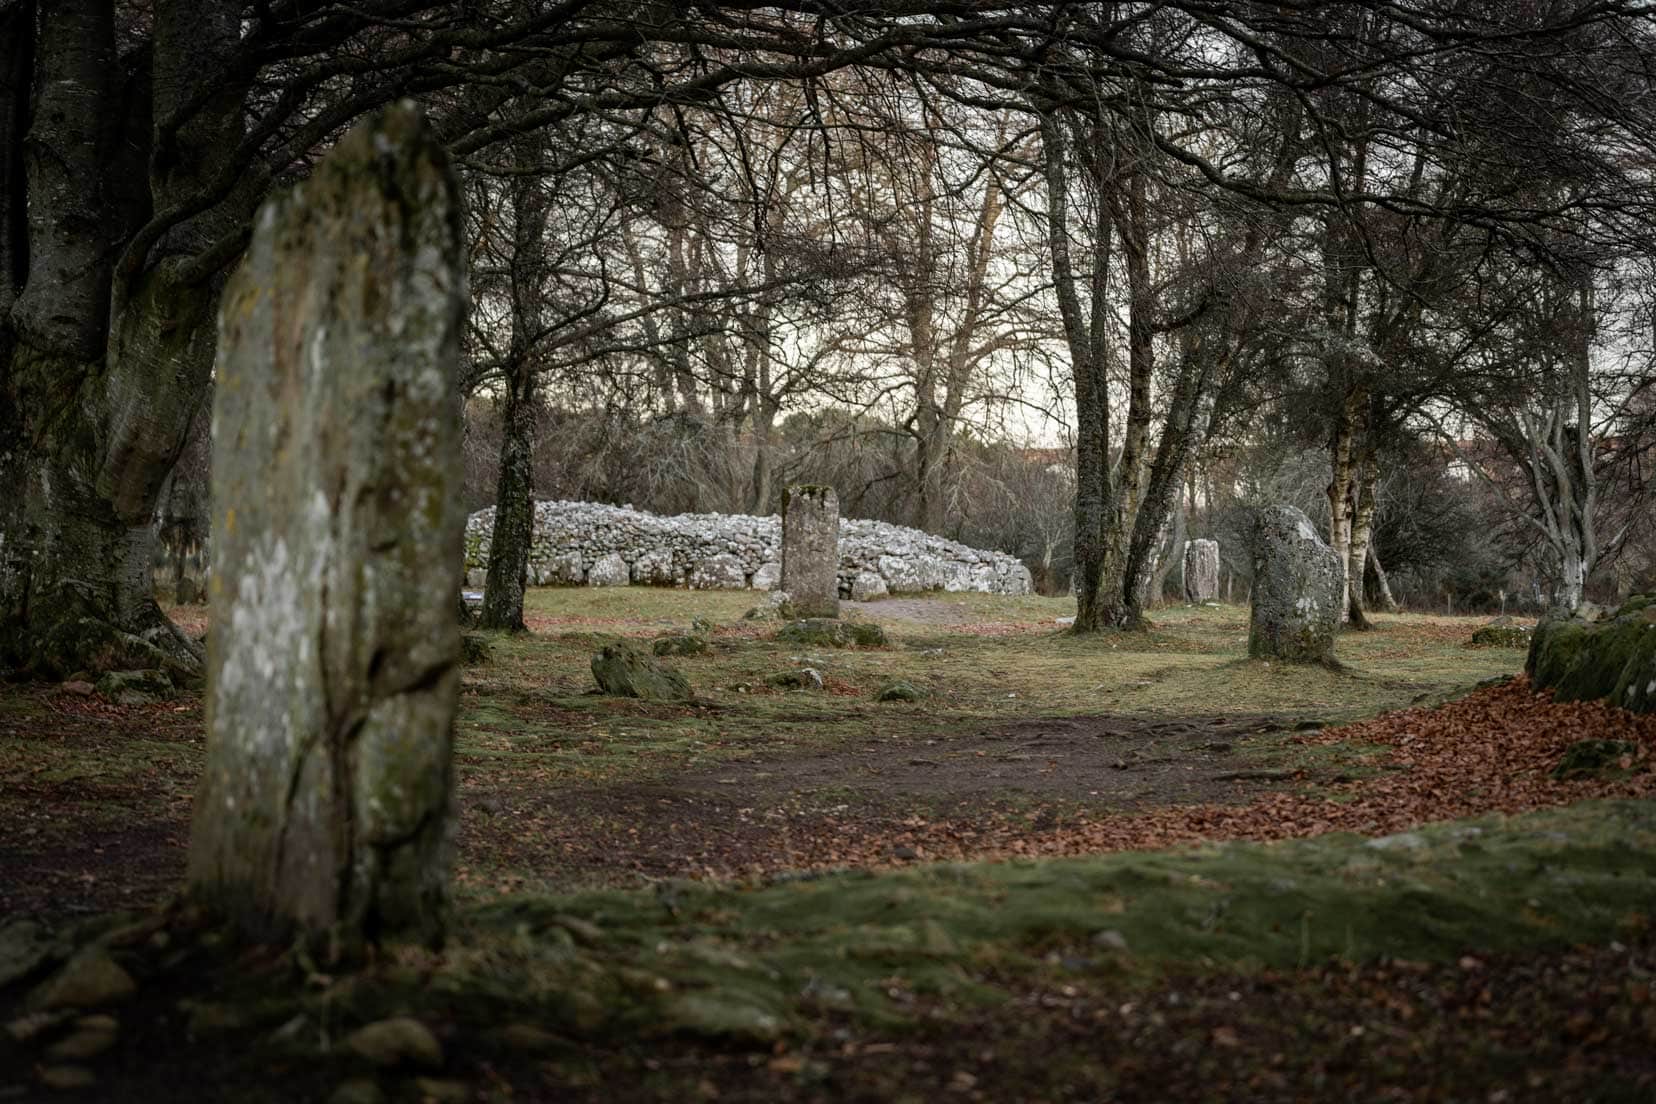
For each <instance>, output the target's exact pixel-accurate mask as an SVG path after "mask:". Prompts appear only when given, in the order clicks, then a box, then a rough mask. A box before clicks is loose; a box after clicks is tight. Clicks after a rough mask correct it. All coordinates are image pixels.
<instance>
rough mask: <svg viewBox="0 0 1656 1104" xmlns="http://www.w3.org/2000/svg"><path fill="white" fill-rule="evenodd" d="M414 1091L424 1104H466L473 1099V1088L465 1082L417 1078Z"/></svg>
mask: <svg viewBox="0 0 1656 1104" xmlns="http://www.w3.org/2000/svg"><path fill="white" fill-rule="evenodd" d="M414 1090H415V1091H416V1092H418V1093H419V1094H420V1100H421V1101H422V1104H423V1102H425V1101H431V1102H433V1104H466V1101H468V1100H470V1099H471V1098H472V1096H471V1087H470V1086H469V1085H467V1084H466V1083H465V1082H464V1081H440V1080H438V1079H437V1078H435V1077H416V1078H415V1079H414Z"/></svg>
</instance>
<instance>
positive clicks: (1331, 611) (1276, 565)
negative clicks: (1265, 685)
mask: <svg viewBox="0 0 1656 1104" xmlns="http://www.w3.org/2000/svg"><path fill="white" fill-rule="evenodd" d="M1253 540H1254V549H1253V554H1254V584H1253V618H1252V624H1251V625H1250V626H1249V630H1248V654H1249V655H1250V656H1252V657H1253V658H1255V659H1277V660H1283V661H1285V662H1288V663H1322V664H1333V663H1334V662H1335V660H1334V634H1335V632H1336V630H1338V628H1339V626H1340V603H1341V599H1342V598H1343V597H1344V593H1345V591H1344V587H1345V578H1344V575H1343V574H1342V573H1341V571H1340V557H1339V556H1338V554H1336V553H1335V551H1334V550H1333V549H1332V548H1330V547H1328V545H1326V544H1324V543H1323V541H1322V538H1321V537H1319V536H1318V535H1317V530H1316V527H1315V526H1313V525H1312V524H1311V519H1310V518H1308V517H1306V516H1305V515H1304V514H1302V513H1301V512H1300V511H1298V510H1296V509H1294V507H1292V506H1269V507H1266V508H1265V509H1263V510H1261V511H1259V513H1258V515H1257V516H1256V518H1255V520H1254V532H1253Z"/></svg>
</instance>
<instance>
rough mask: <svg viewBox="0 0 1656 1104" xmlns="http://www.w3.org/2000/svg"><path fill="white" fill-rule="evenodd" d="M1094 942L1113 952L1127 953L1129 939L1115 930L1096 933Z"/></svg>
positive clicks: (1093, 938)
mask: <svg viewBox="0 0 1656 1104" xmlns="http://www.w3.org/2000/svg"><path fill="white" fill-rule="evenodd" d="M1092 941H1093V943H1094V944H1095V945H1096V946H1099V947H1108V948H1110V949H1111V950H1112V951H1125V950H1126V949H1127V937H1126V936H1125V935H1122V934H1121V933H1120V932H1118V931H1116V930H1115V929H1114V928H1108V929H1106V930H1104V931H1101V932H1094V933H1093V937H1092Z"/></svg>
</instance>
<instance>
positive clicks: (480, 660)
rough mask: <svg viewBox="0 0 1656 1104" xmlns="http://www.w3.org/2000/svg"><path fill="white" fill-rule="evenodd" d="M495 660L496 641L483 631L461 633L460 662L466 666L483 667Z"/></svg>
mask: <svg viewBox="0 0 1656 1104" xmlns="http://www.w3.org/2000/svg"><path fill="white" fill-rule="evenodd" d="M493 662H494V641H492V640H490V639H489V638H488V637H487V636H485V635H483V634H482V633H477V632H468V633H461V634H460V663H461V664H462V665H463V666H466V667H483V666H487V665H488V664H490V663H493Z"/></svg>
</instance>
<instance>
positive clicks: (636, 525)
mask: <svg viewBox="0 0 1656 1104" xmlns="http://www.w3.org/2000/svg"><path fill="white" fill-rule="evenodd" d="M493 528H494V509H493V508H492V507H491V508H490V509H487V510H481V511H479V512H478V513H475V514H473V515H472V516H471V518H470V519H469V520H468V521H467V522H466V572H467V579H468V581H469V584H470V585H473V586H481V585H482V582H483V572H484V569H485V568H486V567H487V565H488V561H489V539H490V534H491V532H492V531H493ZM534 534H535V535H534V540H533V544H532V545H531V547H530V551H529V581H530V582H531V583H532V584H534V585H536V586H556V585H563V586H620V585H625V584H628V583H631V584H632V585H634V586H687V587H691V588H694V589H725V588H728V589H734V588H741V587H751V588H753V589H755V590H770V589H773V588H774V587H776V586H777V585H778V583H779V582H780V580H781V574H782V522H781V519H780V518H779V517H777V516H776V515H774V514H773V515H771V516H770V517H749V516H747V515H743V514H677V515H674V516H671V517H664V516H659V515H656V514H648V513H644V512H643V511H640V510H632V509H628V508H626V507H622V506H605V505H601V504H599V503H596V502H537V503H536V504H535V530H534ZM838 578H839V592H840V597H842V598H857V599H859V600H866V599H868V598H877V597H882V596H884V595H885V594H888V593H903V592H909V593H914V592H920V591H928V590H946V591H967V590H975V591H982V592H984V593H988V594H1028V593H1030V592H1031V590H1032V589H1033V586H1032V583H1031V579H1030V575H1029V569H1028V568H1027V567H1025V566H1024V565H1023V564H1022V563H1020V562H1019V561H1018V560H1017V558H1016V557H1013V556H1009V555H1007V554H1006V553H1004V552H986V551H982V550H980V549H976V548H968V547H967V546H966V545H964V544H960V543H958V542H956V541H951V540H944V539H943V538H942V537H934V536H932V535H931V534H929V533H924V532H921V531H920V530H918V529H909V528H906V527H904V526H901V525H891V524H889V523H887V522H883V521H867V520H860V519H852V518H844V519H841V521H840V535H839V572H838Z"/></svg>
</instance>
